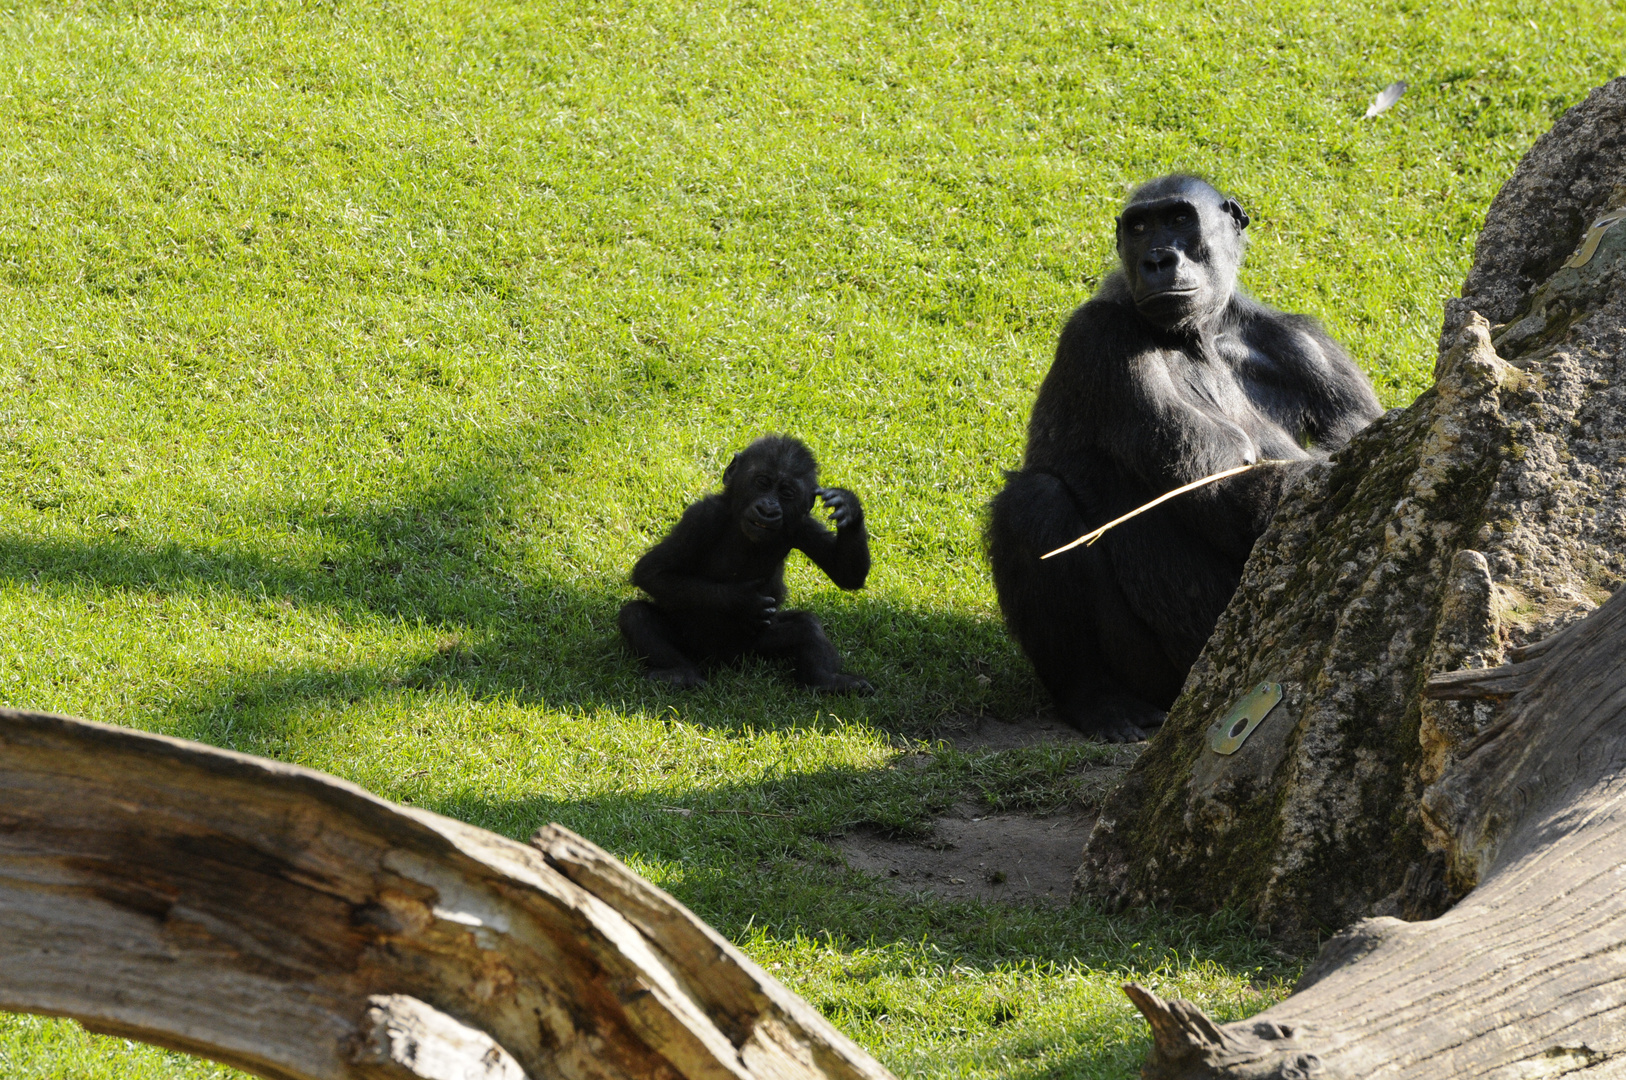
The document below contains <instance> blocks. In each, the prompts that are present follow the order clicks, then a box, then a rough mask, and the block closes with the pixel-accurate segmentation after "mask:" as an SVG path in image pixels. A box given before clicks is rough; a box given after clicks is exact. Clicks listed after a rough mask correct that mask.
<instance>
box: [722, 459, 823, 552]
mask: <svg viewBox="0 0 1626 1080" xmlns="http://www.w3.org/2000/svg"><path fill="white" fill-rule="evenodd" d="M817 468H818V467H817V466H816V465H815V464H814V463H813V457H812V455H811V454H809V453H808V452H807V449H806V447H804V446H802V445H801V443H799V442H795V441H794V440H790V439H784V438H780V437H775V436H770V437H768V438H765V439H759V440H758V441H757V442H755V443H753V444H752V445H751V446H750V447H748V448H747V449H745V450H743V451H741V452H740V453H738V454H736V455H734V460H733V461H731V462H729V465H728V468H727V469H726V470H724V472H723V484H724V487H725V489H726V491H727V494H728V501H729V509H730V510H731V511H732V513H733V516H734V519H735V520H736V521H737V522H738V523H739V528H740V532H742V533H744V534H745V537H746V539H748V540H750V541H751V542H752V543H754V544H760V543H765V542H767V541H770V540H776V539H778V538H779V537H780V536H781V534H783V533H784V531H785V528H786V526H787V525H788V524H790V523H791V522H795V521H800V520H801V519H802V518H804V517H806V516H807V514H808V511H810V510H811V509H812V508H813V489H814V488H815V487H817V486H818V479H817V477H818V474H817V471H816V470H817Z"/></svg>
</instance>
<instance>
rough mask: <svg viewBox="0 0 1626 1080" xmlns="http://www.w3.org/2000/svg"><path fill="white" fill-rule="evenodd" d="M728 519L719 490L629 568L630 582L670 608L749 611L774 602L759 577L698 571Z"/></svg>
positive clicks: (724, 531)
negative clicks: (724, 577)
mask: <svg viewBox="0 0 1626 1080" xmlns="http://www.w3.org/2000/svg"><path fill="white" fill-rule="evenodd" d="M732 525H733V518H732V517H731V516H730V514H729V512H728V505H727V503H726V502H725V501H724V500H723V498H722V496H720V495H710V496H707V497H706V498H704V499H701V500H700V501H699V502H696V503H694V504H692V505H690V507H689V508H688V509H687V510H685V511H683V516H682V517H681V518H679V519H678V522H677V524H676V525H674V526H672V531H671V532H669V533H667V534H666V536H665V537H664V538H663V539H662V540H661V542H660V543H658V544H656V545H655V546H654V547H652V548H650V549H649V550H648V551H647V552H645V553H644V556H643V558H641V559H639V560H638V562H637V564H636V565H634V566H633V568H632V583H633V584H634V585H636V586H638V587H639V588H640V589H642V590H644V592H646V593H648V594H649V597H650V599H652V600H654V601H655V603H656V604H658V605H660V606H661V607H663V608H666V609H667V610H669V611H715V612H730V613H733V614H737V615H743V616H752V615H757V614H760V609H766V608H771V607H773V606H775V602H774V598H773V597H771V596H767V595H764V594H765V592H766V591H767V589H766V585H765V583H764V582H762V581H746V582H729V581H716V580H713V579H712V578H709V577H706V576H703V575H702V573H701V570H702V568H703V567H704V566H705V565H706V560H707V557H708V556H709V555H712V554H713V553H714V552H715V551H716V549H717V547H718V546H719V545H720V544H721V543H722V542H723V541H724V539H725V538H726V536H727V533H728V530H729V528H730V527H732Z"/></svg>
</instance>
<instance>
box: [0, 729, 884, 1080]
mask: <svg viewBox="0 0 1626 1080" xmlns="http://www.w3.org/2000/svg"><path fill="white" fill-rule="evenodd" d="M0 1009H7V1010H11V1011H16V1012H32V1013H45V1014H50V1015H56V1016H70V1017H73V1018H75V1019H77V1020H79V1021H80V1022H81V1023H83V1024H84V1025H85V1026H86V1027H87V1028H89V1029H91V1030H92V1031H98V1032H104V1033H108V1034H115V1035H121V1036H125V1037H128V1038H134V1039H140V1040H143V1041H146V1042H151V1043H156V1044H158V1045H160V1046H168V1047H172V1048H175V1049H178V1050H184V1051H187V1052H189V1053H193V1054H198V1055H202V1056H204V1057H209V1058H213V1059H215V1060H217V1061H222V1062H225V1063H227V1064H230V1065H235V1066H237V1067H238V1068H242V1069H246V1070H248V1071H249V1072H254V1073H258V1074H259V1075H261V1076H267V1077H275V1078H278V1080H363V1078H368V1080H382V1078H396V1080H404V1078H419V1080H526V1078H531V1080H541V1078H543V1077H550V1078H551V1077H558V1078H570V1080H577V1078H583V1080H585V1078H595V1080H612V1078H617V1080H633V1078H637V1080H676V1078H678V1077H684V1078H692V1080H701V1078H705V1080H724V1078H732V1080H756V1078H769V1077H772V1078H775V1080H779V1078H784V1080H791V1078H806V1080H814V1078H832V1080H834V1078H840V1080H861V1078H862V1080H885V1078H887V1077H890V1075H891V1074H890V1073H888V1072H887V1071H886V1070H885V1069H883V1068H882V1067H881V1066H880V1065H879V1064H877V1063H876V1062H875V1061H874V1060H873V1059H871V1058H870V1057H869V1055H867V1054H865V1053H864V1052H863V1051H862V1050H860V1049H859V1048H858V1047H857V1046H855V1045H854V1044H853V1043H852V1042H851V1041H849V1040H848V1039H847V1038H846V1037H845V1036H843V1035H842V1034H841V1033H840V1032H838V1031H836V1030H835V1028H833V1027H832V1026H831V1025H830V1024H829V1023H828V1022H827V1021H826V1020H824V1018H823V1017H821V1016H820V1015H819V1014H818V1013H817V1012H815V1011H814V1010H813V1009H812V1008H811V1007H809V1006H808V1005H807V1004H806V1003H805V1002H803V1001H802V1000H801V999H799V998H798V997H796V996H795V995H794V994H792V993H790V992H789V991H788V990H786V989H785V988H784V987H783V986H781V985H780V984H779V983H777V982H775V981H774V980H773V979H772V978H770V977H769V976H768V975H767V974H765V973H764V972H763V971H762V970H761V969H759V968H758V967H757V966H756V965H755V964H754V963H752V962H751V961H750V960H749V959H747V958H746V957H745V956H744V955H743V954H742V953H740V952H739V950H737V949H735V948H734V947H733V946H732V945H731V944H729V943H728V942H727V941H726V940H724V939H723V938H722V937H721V936H719V935H718V934H717V933H716V932H715V931H714V930H712V929H711V928H710V927H708V926H707V925H706V924H705V923H703V922H701V921H700V920H699V919H698V918H696V917H695V916H694V914H693V913H691V912H690V911H689V910H688V909H686V908H684V907H683V906H682V905H681V904H679V903H677V901H675V900H673V899H672V898H671V897H670V896H668V895H667V894H665V893H664V892H661V891H660V890H659V889H656V888H655V887H654V886H652V885H650V884H649V883H648V882H646V881H644V880H643V879H642V878H639V877H638V876H637V875H635V874H633V873H632V872H631V871H629V870H628V869H627V868H626V867H625V866H623V865H622V864H621V863H619V862H617V861H616V860H615V859H614V858H612V857H611V856H610V855H608V854H607V853H605V852H604V851H602V850H600V849H599V848H597V847H595V846H594V845H593V844H591V843H589V842H588V841H586V840H583V839H582V838H581V837H579V836H576V835H574V834H572V833H570V832H569V831H568V830H566V829H563V828H561V827H559V826H557V825H550V826H548V827H546V828H544V829H542V830H541V831H540V832H538V833H537V835H536V836H535V837H534V838H533V840H532V846H529V847H527V846H525V845H523V844H519V843H515V842H514V841H511V840H508V839H506V838H504V837H501V836H497V835H495V834H493V833H489V832H485V831H484V830H481V829H477V828H474V827H472V826H469V825H465V824H462V823H460V822H457V821H453V820H451V819H449V818H444V817H441V816H439V815H437V814H432V813H428V812H426V811H423V810H416V809H412V808H408V807H399V806H395V805H393V804H391V803H388V802H386V801H384V800H382V799H379V798H377V797H375V796H373V795H370V794H368V793H367V792H366V791H363V790H362V789H361V788H358V787H356V786H354V785H352V784H348V783H345V782H344V781H341V780H337V779H335V778H333V777H331V776H326V775H324V774H322V773H318V772H313V771H311V770H308V769H301V768H296V767H294V766H289V765H282V764H279V763H276V762H272V761H267V760H264V759H261V758H254V757H250V756H247V755H243V754H236V753H231V752H228V751H224V750H217V749H213V748H211V747H207V746H202V745H199V744H196V743H189V742H184V741H181V740H177V739H169V738H163V737H161V736H156V735H148V734H143V733H140V732H136V731H130V730H127V729H123V728H115V727H108V726H105V725H101V724H92V723H87V722H85V721H81V720H73V719H69V718H66V717H60V716H50V715H45V714H39V713H25V712H13V711H9V710H5V711H0Z"/></svg>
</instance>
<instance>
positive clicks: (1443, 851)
mask: <svg viewBox="0 0 1626 1080" xmlns="http://www.w3.org/2000/svg"><path fill="white" fill-rule="evenodd" d="M1622 208H1626V79H1617V80H1615V81H1614V82H1611V83H1609V84H1608V85H1607V86H1604V87H1602V88H1600V89H1599V90H1597V91H1595V92H1593V94H1592V95H1591V96H1590V97H1588V99H1587V100H1586V101H1585V102H1584V103H1582V104H1581V105H1578V106H1576V107H1575V108H1573V109H1571V110H1570V111H1569V112H1567V113H1566V114H1565V115H1564V116H1563V117H1562V118H1560V120H1559V121H1558V123H1557V124H1556V125H1555V126H1554V128H1553V130H1552V131H1551V132H1549V133H1548V134H1546V135H1544V136H1543V137H1542V138H1541V139H1540V140H1538V141H1537V143H1536V145H1535V147H1534V148H1533V149H1532V150H1531V151H1530V153H1529V154H1528V155H1527V156H1526V157H1525V159H1524V161H1523V162H1521V163H1520V165H1519V167H1518V169H1517V170H1516V171H1515V173H1514V175H1513V177H1512V178H1511V179H1510V180H1509V181H1508V183H1507V184H1506V185H1505V186H1504V187H1503V188H1502V190H1501V192H1500V193H1499V194H1498V195H1497V197H1496V199H1495V200H1494V201H1493V203H1492V205H1491V208H1490V211H1489V213H1488V215H1487V218H1486V222H1485V227H1484V229H1483V231H1482V233H1481V235H1480V239H1479V243H1478V247H1477V249H1476V253H1475V262H1474V266H1473V269H1472V271H1471V272H1470V274H1469V276H1468V280H1467V283H1466V285H1465V287H1464V290H1463V297H1462V299H1460V300H1453V301H1451V302H1449V303H1448V304H1447V305H1446V317H1445V326H1444V330H1443V332H1442V334H1441V338H1440V355H1439V360H1438V362H1437V364H1436V368H1435V385H1434V387H1433V388H1432V389H1430V390H1429V391H1428V392H1426V393H1425V394H1423V395H1422V396H1421V397H1419V398H1418V400H1417V401H1416V402H1415V403H1414V404H1413V405H1412V406H1411V407H1410V408H1408V409H1405V410H1398V409H1397V410H1394V411H1392V412H1391V413H1389V414H1388V415H1387V416H1385V417H1384V418H1382V419H1380V420H1379V421H1378V422H1377V423H1375V424H1374V425H1373V426H1372V427H1371V428H1369V429H1368V430H1367V431H1366V432H1364V433H1362V434H1361V435H1359V436H1357V437H1356V438H1355V439H1354V440H1353V441H1352V442H1351V443H1350V444H1349V445H1348V446H1347V447H1345V448H1344V450H1342V451H1341V452H1340V453H1339V454H1338V455H1337V456H1335V457H1334V458H1333V460H1332V461H1331V462H1329V463H1326V464H1324V465H1320V466H1316V467H1313V468H1311V469H1310V470H1309V472H1308V473H1306V474H1305V475H1304V476H1303V477H1302V478H1301V479H1300V480H1299V481H1298V482H1297V483H1296V484H1295V485H1294V487H1293V488H1292V489H1291V490H1290V491H1289V492H1288V493H1287V494H1286V495H1285V497H1284V499H1283V501H1282V505H1281V507H1280V508H1279V510H1278V511H1277V514H1276V516H1275V518H1274V520H1273V522H1272V524H1271V527H1270V529H1269V530H1268V531H1267V532H1266V533H1265V535H1264V536H1263V537H1261V538H1260V540H1259V542H1258V544H1257V545H1256V546H1255V548H1254V551H1253V554H1252V556H1251V558H1250V559H1249V561H1248V564H1247V567H1246V569H1245V570H1244V574H1243V580H1242V584H1241V587H1240V588H1239V589H1238V591H1237V594H1236V597H1235V598H1234V599H1233V600H1232V602H1231V605H1230V607H1229V608H1228V609H1227V610H1226V612H1225V614H1224V615H1223V616H1222V617H1221V619H1220V622H1219V625H1218V626H1217V627H1216V629H1215V632H1214V635H1213V637H1212V638H1210V640H1209V642H1208V646H1207V648H1206V649H1205V651H1204V653H1203V655H1202V657H1201V658H1200V659H1199V660H1198V662H1197V665H1196V666H1195V667H1194V668H1193V669H1192V672H1191V675H1190V677H1189V678H1188V680H1187V682H1186V686H1185V689H1184V692H1183V693H1182V695H1181V697H1180V699H1179V701H1177V702H1176V703H1175V706H1174V708H1173V709H1172V710H1171V711H1170V714H1169V719H1168V722H1167V723H1166V724H1165V726H1164V727H1163V729H1162V730H1161V731H1160V732H1159V733H1158V735H1157V736H1156V737H1155V738H1154V739H1153V740H1152V741H1151V743H1150V745H1149V746H1148V747H1147V750H1146V752H1145V753H1144V754H1143V755H1142V756H1141V757H1140V759H1139V760H1138V761H1137V762H1136V764H1135V766H1134V768H1133V769H1132V770H1131V772H1130V774H1129V776H1128V777H1127V778H1126V780H1125V782H1124V784H1123V785H1122V786H1120V787H1119V789H1118V790H1117V791H1116V792H1115V793H1114V794H1113V796H1112V797H1111V798H1110V799H1109V800H1108V802H1107V804H1106V805H1105V806H1104V807H1103V810H1102V814H1101V818H1100V821H1099V823H1098V825H1097V826H1096V829H1095V831H1094V833H1093V834H1092V836H1091V838H1090V841H1089V845H1088V848H1087V849H1086V853H1085V858H1084V864H1083V866H1082V867H1081V868H1080V871H1079V877H1078V883H1079V887H1080V888H1081V889H1083V890H1084V891H1086V892H1088V893H1090V894H1093V895H1095V896H1096V897H1098V898H1100V899H1102V900H1103V901H1105V902H1107V903H1109V904H1114V905H1118V904H1145V903H1154V904H1163V905H1176V906H1182V907H1187V908H1193V909H1197V910H1214V909H1217V908H1220V907H1224V906H1231V907H1241V908H1246V909H1247V910H1249V911H1251V912H1252V913H1253V914H1254V915H1255V916H1256V917H1257V918H1258V920H1259V921H1260V923H1261V924H1262V925H1263V926H1264V927H1266V928H1268V929H1269V930H1271V931H1273V932H1275V933H1277V934H1279V935H1282V936H1284V937H1287V938H1290V939H1297V940H1300V941H1308V940H1314V939H1315V938H1317V937H1322V936H1325V935H1327V934H1331V933H1333V932H1335V931H1337V930H1338V929H1340V928H1341V927H1344V926H1347V925H1349V924H1350V923H1351V922H1353V921H1354V920H1355V919H1358V918H1361V917H1363V916H1366V915H1394V916H1403V917H1406V918H1414V919H1415V918H1428V917H1431V916H1434V915H1438V914H1439V913H1440V912H1442V911H1444V910H1445V909H1446V908H1448V907H1449V906H1450V905H1451V904H1452V903H1453V902H1455V901H1456V900H1457V899H1459V898H1460V897H1462V896H1463V895H1465V894H1466V893H1467V892H1468V891H1469V890H1470V889H1472V888H1473V887H1474V885H1475V884H1476V880H1477V879H1475V878H1473V877H1472V876H1471V875H1469V873H1468V871H1469V869H1471V868H1472V867H1473V866H1475V865H1477V863H1476V862H1475V861H1474V860H1472V859H1463V858H1460V857H1459V856H1458V849H1459V848H1460V847H1461V845H1462V844H1463V843H1465V841H1464V840H1463V839H1462V838H1460V837H1457V836H1455V835H1453V834H1451V833H1450V832H1449V831H1442V830H1441V829H1440V828H1439V827H1438V825H1437V823H1433V822H1431V821H1430V820H1429V819H1428V815H1427V813H1426V811H1425V803H1426V800H1427V798H1428V797H1429V796H1428V792H1429V790H1430V788H1431V786H1438V785H1439V784H1441V783H1443V782H1444V780H1443V779H1442V778H1444V777H1447V776H1449V775H1450V774H1451V770H1452V768H1453V765H1454V763H1455V762H1456V761H1457V760H1458V759H1459V758H1460V757H1461V756H1462V754H1463V753H1465V752H1466V750H1467V748H1468V747H1470V746H1472V745H1474V744H1475V740H1477V739H1478V738H1479V737H1480V736H1481V735H1482V734H1483V733H1484V731H1485V729H1486V727H1487V725H1489V724H1490V723H1491V722H1492V718H1493V716H1494V715H1495V713H1496V704H1495V702H1496V701H1498V700H1501V699H1505V698H1507V697H1508V696H1509V695H1512V694H1515V693H1522V692H1525V691H1524V690H1523V688H1525V687H1527V686H1529V685H1531V683H1530V676H1531V675H1532V674H1533V669H1526V668H1524V667H1523V666H1522V665H1519V664H1517V663H1516V664H1515V665H1514V666H1513V667H1512V668H1511V669H1510V670H1499V671H1490V670H1484V669H1497V668H1498V667H1499V666H1500V665H1502V664H1503V663H1504V661H1505V660H1506V659H1508V657H1509V655H1510V654H1509V650H1510V649H1513V650H1514V653H1515V654H1516V653H1517V647H1518V646H1522V645H1527V644H1528V643H1530V642H1532V641H1536V640H1538V639H1541V638H1543V637H1546V636H1547V635H1549V634H1551V633H1552V632H1553V631H1554V630H1556V629H1558V628H1561V627H1563V626H1567V625H1570V624H1572V623H1574V622H1576V621H1577V620H1579V619H1581V618H1583V617H1584V616H1585V615H1586V614H1587V612H1589V611H1591V610H1593V609H1594V608H1595V607H1596V605H1597V604H1598V603H1599V602H1601V601H1602V600H1603V599H1604V598H1605V597H1607V596H1608V595H1610V593H1612V592H1613V591H1614V590H1615V589H1616V588H1618V587H1619V586H1620V585H1621V584H1622V582H1623V581H1626V223H1617V224H1608V223H1609V222H1611V221H1618V219H1619V216H1618V215H1617V214H1616V213H1615V212H1616V211H1618V210H1620V209H1622ZM1517 658H1518V657H1517V656H1516V655H1515V659H1517ZM1524 659H1526V660H1529V659H1531V657H1530V656H1526V657H1525V658H1524ZM1465 668H1466V669H1479V670H1477V672H1476V673H1466V674H1461V675H1453V676H1448V677H1446V678H1444V679H1442V680H1440V681H1437V682H1435V683H1433V684H1432V685H1433V689H1432V690H1430V691H1429V692H1428V693H1427V694H1425V693H1424V689H1425V685H1426V684H1428V683H1429V680H1430V679H1431V678H1432V677H1434V676H1439V675H1442V674H1444V673H1449V672H1454V671H1457V670H1459V669H1465ZM1261 683H1279V684H1281V687H1282V692H1283V697H1282V701H1281V703H1280V704H1279V705H1277V706H1276V707H1275V709H1274V710H1273V711H1272V712H1270V713H1269V714H1268V715H1267V716H1266V717H1265V719H1264V720H1263V721H1262V722H1261V723H1260V724H1259V725H1258V726H1257V727H1256V728H1255V729H1254V730H1253V731H1252V732H1251V734H1249V735H1248V736H1247V738H1246V741H1245V742H1244V743H1243V744H1242V746H1241V748H1240V749H1237V750H1236V751H1235V752H1234V753H1230V754H1225V753H1219V752H1216V750H1214V749H1212V748H1211V746H1210V738H1209V736H1210V731H1211V727H1212V726H1213V725H1215V724H1216V722H1217V721H1219V720H1220V719H1221V718H1223V717H1225V716H1226V714H1227V713H1228V711H1229V710H1230V709H1231V708H1232V707H1233V705H1235V704H1236V703H1237V702H1238V701H1239V699H1241V698H1242V697H1243V695H1245V694H1247V693H1248V691H1250V690H1251V689H1253V688H1254V687H1256V686H1259V685H1260V684H1261Z"/></svg>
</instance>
